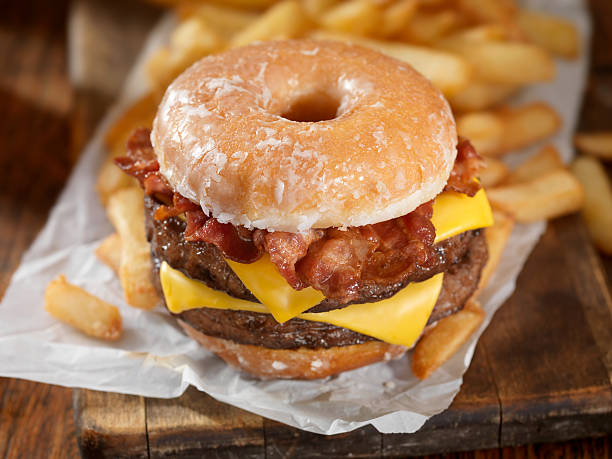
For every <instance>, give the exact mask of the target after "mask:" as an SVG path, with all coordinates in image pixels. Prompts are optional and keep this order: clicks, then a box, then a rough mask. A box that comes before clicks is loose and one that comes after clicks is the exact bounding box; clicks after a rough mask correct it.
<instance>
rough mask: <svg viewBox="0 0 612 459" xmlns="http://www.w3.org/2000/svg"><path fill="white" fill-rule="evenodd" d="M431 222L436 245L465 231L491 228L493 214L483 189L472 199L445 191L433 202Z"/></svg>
mask: <svg viewBox="0 0 612 459" xmlns="http://www.w3.org/2000/svg"><path fill="white" fill-rule="evenodd" d="M431 222H432V223H433V225H434V228H436V239H435V243H438V242H440V241H443V240H445V239H448V238H451V237H453V236H456V235H457V234H460V233H463V232H465V231H469V230H473V229H477V228H486V227H487V226H491V225H492V224H493V213H492V212H491V206H490V205H489V201H488V199H487V195H486V194H485V191H484V189H483V188H481V189H480V190H478V192H477V193H476V194H475V195H474V197H472V198H470V197H469V196H468V195H465V194H462V193H455V192H454V191H445V192H444V193H442V194H440V195H439V196H438V197H437V198H436V200H435V201H434V205H433V216H432V218H431Z"/></svg>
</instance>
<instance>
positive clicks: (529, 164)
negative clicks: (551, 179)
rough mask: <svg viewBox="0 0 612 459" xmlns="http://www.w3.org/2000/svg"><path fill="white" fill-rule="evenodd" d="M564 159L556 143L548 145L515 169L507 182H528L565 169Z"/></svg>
mask: <svg viewBox="0 0 612 459" xmlns="http://www.w3.org/2000/svg"><path fill="white" fill-rule="evenodd" d="M564 168H565V166H564V165H563V160H562V159H561V156H560V155H559V151H558V150H557V149H556V148H555V146H554V145H546V146H544V147H543V148H542V149H540V151H538V152H537V153H536V154H535V155H533V156H532V157H531V158H529V159H528V160H527V161H525V162H524V163H523V164H521V165H520V166H518V167H517V168H516V169H514V170H513V171H512V172H511V173H510V175H508V177H507V178H506V180H505V183H506V184H511V183H521V182H528V181H530V180H535V179H537V178H538V177H539V176H541V175H544V174H546V173H548V172H551V171H554V170H557V169H564Z"/></svg>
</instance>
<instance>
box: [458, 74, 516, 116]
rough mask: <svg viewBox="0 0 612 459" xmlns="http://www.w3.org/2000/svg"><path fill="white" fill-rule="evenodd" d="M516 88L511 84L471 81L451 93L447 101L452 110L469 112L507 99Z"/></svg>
mask: <svg viewBox="0 0 612 459" xmlns="http://www.w3.org/2000/svg"><path fill="white" fill-rule="evenodd" d="M517 90H518V86H516V85H513V84H499V83H482V82H478V81H474V82H471V83H470V84H469V85H467V86H466V87H465V88H463V89H462V90H461V91H458V92H457V93H455V94H452V95H451V96H450V97H449V98H448V101H449V102H450V104H451V106H452V107H453V110H455V111H459V112H470V111H476V110H484V109H487V108H490V107H493V106H495V105H498V104H499V103H501V102H503V101H505V100H506V99H508V98H509V97H510V96H511V95H512V94H514V93H515V92H516V91H517Z"/></svg>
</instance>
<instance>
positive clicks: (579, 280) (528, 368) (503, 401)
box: [71, 0, 612, 457]
mask: <svg viewBox="0 0 612 459" xmlns="http://www.w3.org/2000/svg"><path fill="white" fill-rule="evenodd" d="M592 3H593V4H592V7H593V8H596V9H598V12H599V13H600V14H603V15H604V16H605V13H606V12H607V14H608V15H609V17H612V5H610V4H608V3H607V2H606V0H601V1H594V2H592ZM126 4H127V2H120V1H104V0H81V1H77V2H75V3H74V5H73V11H72V16H71V30H72V32H73V33H72V35H71V39H73V43H72V45H73V47H72V50H73V54H72V56H71V57H72V58H73V59H77V60H78V64H79V70H78V73H79V77H78V79H77V81H76V83H77V89H78V91H77V107H76V111H75V117H74V120H75V130H74V132H75V146H76V148H77V149H78V148H79V147H80V146H82V143H83V141H84V140H86V139H87V138H88V136H89V135H90V133H91V131H92V129H93V127H94V126H95V122H96V120H97V119H98V118H99V116H100V115H101V113H102V112H103V110H104V109H105V107H106V106H107V104H108V103H109V102H110V101H111V100H112V97H113V96H114V95H115V94H116V91H117V90H118V88H119V85H120V82H121V81H122V78H123V76H124V75H125V72H126V71H127V69H128V68H129V67H130V65H131V64H132V62H133V58H134V55H135V54H136V53H137V50H138V49H139V47H140V45H141V44H142V40H143V37H144V35H145V33H146V31H147V30H148V29H149V27H150V26H151V25H152V24H153V22H154V20H155V19H156V18H157V17H158V14H159V12H158V11H156V10H155V9H154V8H152V7H149V6H147V5H144V4H138V3H129V4H127V5H126ZM126 7H127V8H128V10H129V11H126ZM602 30H603V32H602V33H603V34H604V35H602V33H599V38H598V35H597V33H598V30H596V37H595V38H596V39H595V49H594V53H595V54H594V55H595V69H597V65H598V62H601V63H602V67H603V68H606V67H608V66H607V65H606V64H609V63H610V62H612V51H611V50H610V49H609V46H607V45H606V43H607V40H606V37H605V29H602ZM598 43H599V44H600V45H601V46H599V45H598ZM598 53H599V54H598ZM100 75H112V77H108V78H100ZM593 85H595V87H594V86H593ZM593 88H594V89H593ZM601 91H604V93H605V92H606V91H607V93H608V94H609V92H610V91H612V78H609V77H608V74H606V72H605V71H600V72H593V73H592V84H591V91H590V92H589V93H588V94H587V103H586V104H585V110H584V113H583V116H582V119H583V124H584V127H585V128H589V127H591V128H602V127H605V126H601V122H602V121H601V120H602V119H606V118H603V117H606V116H607V119H608V120H609V119H611V118H612V117H610V114H612V103H610V106H605V103H603V104H602V103H601V102H600V99H601V100H605V99H603V98H601V96H600V94H601ZM592 99H593V100H592ZM598 123H599V124H598ZM608 123H609V121H608ZM607 127H608V128H610V124H608V126H607ZM611 230H612V229H611ZM607 279H608V278H607V275H606V272H605V270H604V269H603V267H602V263H601V260H600V258H599V257H598V255H597V254H596V253H595V251H594V250H593V247H592V245H591V243H590V242H589V240H588V237H587V233H586V229H585V227H584V224H583V222H582V220H581V219H580V217H577V216H570V217H565V218H561V219H558V220H556V221H554V222H552V223H551V224H550V225H549V228H548V230H547V232H546V233H545V235H544V236H543V237H542V240H541V241H540V243H539V244H538V246H537V247H536V249H535V250H534V252H533V253H532V255H531V256H530V258H529V260H528V262H527V264H526V265H525V268H524V270H523V272H522V274H521V275H520V277H519V280H518V284H517V289H516V291H515V293H514V294H513V296H512V297H511V298H510V299H509V300H508V301H507V302H506V303H505V304H504V305H503V306H502V308H501V309H500V310H499V311H498V312H497V314H496V315H495V318H494V319H493V321H492V322H491V324H490V325H489V327H488V328H487V330H486V332H485V333H484V334H483V336H482V337H481V339H480V341H479V343H478V346H477V347H476V352H475V355H474V358H473V360H472V364H471V367H470V369H469V370H468V372H467V373H466V375H465V377H464V384H463V386H462V389H461V391H460V392H459V394H458V395H457V397H456V398H455V400H454V402H453V404H452V405H451V406H450V408H449V409H448V410H446V411H445V412H443V413H441V414H439V415H437V416H434V417H433V418H431V419H430V420H429V421H428V422H427V423H426V424H425V426H424V427H423V428H422V429H421V430H420V431H419V432H417V433H415V434H410V435H409V434H391V435H383V434H380V433H378V432H377V431H376V430H375V429H374V428H372V427H371V426H370V427H365V428H362V429H359V430H357V431H354V432H351V433H347V434H341V435H335V436H322V435H316V434H311V433H308V432H303V431H300V430H298V429H294V428H291V427H288V426H285V425H283V424H280V423H278V422H275V421H270V420H268V419H264V418H261V417H260V416H257V415H254V414H251V413H248V412H245V411H243V410H240V409H238V408H234V407H232V406H229V405H225V404H222V403H220V402H217V401H215V400H214V399H212V398H211V397H209V396H207V395H206V394H204V393H201V392H198V391H197V390H195V389H193V388H190V389H189V390H187V391H186V393H185V394H184V395H183V396H181V397H179V398H177V399H170V400H163V399H154V398H146V397H137V396H127V395H119V394H112V393H105V392H96V391H89V390H74V409H75V421H76V431H77V439H78V444H79V448H80V451H81V453H82V455H83V456H84V457H99V456H105V457H153V456H155V457H177V456H180V457H189V456H194V457H196V456H204V457H208V456H215V457H217V456H223V457H226V456H229V457H233V456H237V457H288V456H296V457H302V456H308V457H319V456H321V457H323V456H324V457H341V456H342V457H344V456H348V455H351V456H353V457H382V456H389V457H399V456H406V455H416V454H432V453H440V452H448V451H460V450H474V449H483V448H497V447H500V446H507V445H518V444H526V443H534V442H544V441H558V440H563V439H570V438H579V437H591V436H597V435H604V434H606V433H610V432H612V385H611V381H612V301H611V299H610V290H609V288H610V285H609V281H608V280H607Z"/></svg>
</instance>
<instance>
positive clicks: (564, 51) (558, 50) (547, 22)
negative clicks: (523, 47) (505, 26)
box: [517, 10, 579, 58]
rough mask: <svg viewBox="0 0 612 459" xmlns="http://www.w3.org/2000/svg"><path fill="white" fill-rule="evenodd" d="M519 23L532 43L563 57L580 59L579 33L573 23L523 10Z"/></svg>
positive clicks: (519, 15)
mask: <svg viewBox="0 0 612 459" xmlns="http://www.w3.org/2000/svg"><path fill="white" fill-rule="evenodd" d="M517 23H518V26H519V28H520V29H521V31H522V32H523V33H524V34H525V36H526V37H527V39H528V40H529V41H531V42H532V43H535V44H536V45H539V46H542V47H543V48H545V49H547V50H548V51H550V52H551V53H554V54H558V55H560V56H563V57H568V58H576V57H578V52H579V38H578V31H577V30H576V27H575V26H574V24H572V23H571V22H569V21H565V20H563V19H560V18H558V17H556V16H552V15H549V14H545V13H539V12H536V11H528V10H521V11H520V12H519V14H518V17H517Z"/></svg>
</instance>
